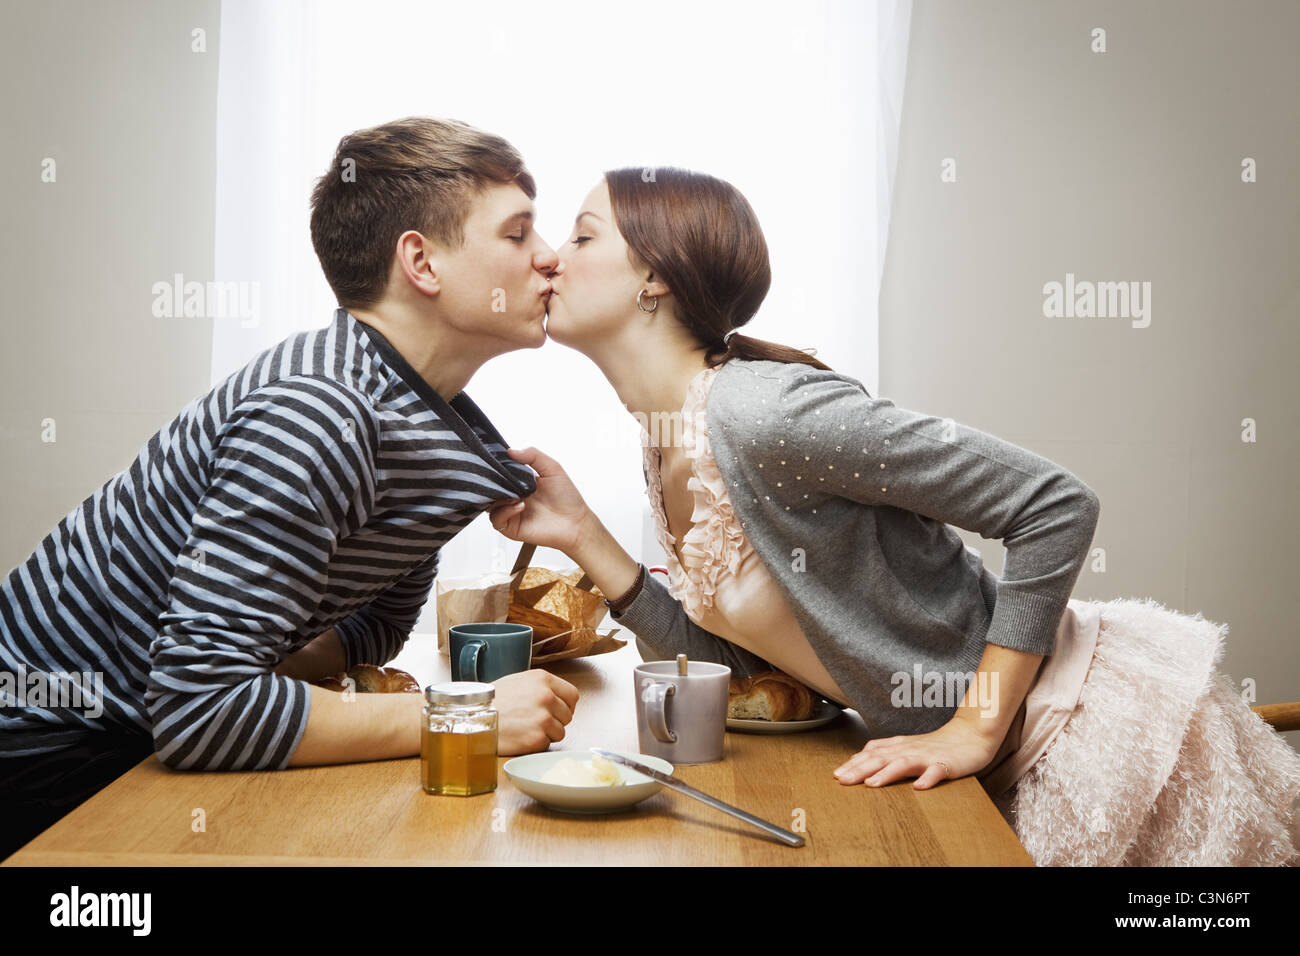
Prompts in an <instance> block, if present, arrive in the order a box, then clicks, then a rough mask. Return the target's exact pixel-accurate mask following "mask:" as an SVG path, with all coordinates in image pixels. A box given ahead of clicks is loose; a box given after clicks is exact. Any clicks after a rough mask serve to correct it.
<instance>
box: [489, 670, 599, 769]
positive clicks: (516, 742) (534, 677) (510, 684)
mask: <svg viewBox="0 0 1300 956" xmlns="http://www.w3.org/2000/svg"><path fill="white" fill-rule="evenodd" d="M492 683H493V686H494V687H496V690H497V692H496V698H495V703H496V709H497V753H499V754H500V755H501V756H503V757H508V756H514V755H515V754H531V753H537V752H538V751H541V750H545V749H546V748H547V747H549V746H550V745H551V743H552V742H553V741H557V740H563V739H564V725H565V724H567V723H568V722H569V721H571V720H573V711H574V709H575V708H576V707H577V706H578V688H576V687H574V686H573V685H572V684H570V683H569V682H568V681H567V680H565V679H564V678H562V677H556V676H555V675H554V674H552V673H551V672H550V671H544V670H541V669H538V668H534V669H533V670H529V671H522V672H520V673H518V674H507V675H506V676H505V677H501V678H498V679H497V680H495V681H493V682H492Z"/></svg>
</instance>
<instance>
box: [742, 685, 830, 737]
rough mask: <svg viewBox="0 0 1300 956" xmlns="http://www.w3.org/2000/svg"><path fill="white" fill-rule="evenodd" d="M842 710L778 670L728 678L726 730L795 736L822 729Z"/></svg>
mask: <svg viewBox="0 0 1300 956" xmlns="http://www.w3.org/2000/svg"><path fill="white" fill-rule="evenodd" d="M840 711H841V708H840V706H839V705H838V704H836V703H834V702H833V701H829V700H827V699H826V698H825V697H822V696H821V695H820V694H818V693H817V692H816V691H814V690H812V689H810V688H809V687H807V686H806V685H804V684H802V683H800V682H799V681H797V680H795V679H794V678H793V677H791V676H790V675H789V674H785V673H782V672H781V671H777V670H770V671H760V672H759V673H756V674H750V675H748V676H746V677H733V678H731V686H730V688H729V691H728V699H727V729H728V730H735V731H739V732H741V733H750V734H794V733H799V732H800V731H804V730H813V729H814V728H817V727H824V726H826V725H827V724H829V723H830V722H831V721H832V720H834V719H835V718H836V717H838V716H839V715H840Z"/></svg>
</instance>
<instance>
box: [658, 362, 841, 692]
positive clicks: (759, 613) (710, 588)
mask: <svg viewBox="0 0 1300 956" xmlns="http://www.w3.org/2000/svg"><path fill="white" fill-rule="evenodd" d="M717 371H718V370H717V369H716V368H707V369H704V370H703V371H701V372H700V373H699V374H698V375H696V376H695V378H693V379H692V380H691V383H690V385H689V387H688V388H687V391H686V402H685V404H684V405H683V406H682V451H683V452H684V454H685V455H686V458H687V459H688V460H689V461H690V466H691V476H690V478H689V479H688V480H687V483H686V488H687V490H688V491H689V492H690V494H691V496H692V498H693V502H694V504H693V509H692V513H691V527H690V529H689V530H688V531H686V533H685V534H683V535H682V539H681V542H680V548H678V541H677V539H676V538H674V537H673V535H672V533H671V532H670V531H669V530H668V519H667V516H666V513H665V508H664V502H663V480H662V478H661V476H660V460H661V457H662V454H661V452H660V450H659V447H658V446H657V445H655V444H653V443H652V442H647V443H646V445H645V449H644V454H645V464H646V473H647V475H648V477H649V483H648V485H647V486H646V494H647V496H648V497H649V498H650V512H651V514H652V515H653V517H654V525H655V533H656V535H657V536H658V539H659V544H660V545H661V546H662V547H663V550H664V554H665V555H667V558H668V577H669V582H670V583H669V587H668V593H669V594H671V595H672V596H673V598H674V599H676V600H677V601H680V602H681V604H682V607H683V608H684V609H685V610H686V614H687V615H688V616H689V617H690V618H691V620H692V621H694V622H695V623H696V624H698V625H699V626H700V627H702V628H704V629H705V630H707V631H709V632H710V633H712V634H716V635H718V636H719V637H721V638H724V639H726V640H728V641H730V642H731V643H732V644H735V645H737V646H739V647H743V648H744V649H745V650H747V651H750V652H751V653H753V654H757V655H758V656H759V657H762V658H763V659H764V660H766V661H768V662H770V663H771V664H772V665H773V666H774V667H777V668H779V669H781V670H783V671H785V672H786V673H787V674H789V675H790V676H791V677H794V678H795V679H797V680H800V681H802V682H803V683H805V684H807V685H808V686H809V687H811V688H813V689H814V690H816V691H817V692H818V693H820V694H823V695H824V696H826V697H829V698H830V699H832V700H835V701H838V702H839V703H841V704H845V705H846V706H847V700H848V698H847V696H846V695H845V694H844V692H843V691H842V690H840V688H839V686H838V685H837V684H836V683H835V681H834V679H833V678H832V677H831V675H830V673H829V672H827V670H826V668H825V667H824V666H823V665H822V662H821V661H820V660H819V659H818V658H817V654H816V653H815V652H814V651H813V649H812V645H811V644H809V642H808V638H807V637H806V636H805V635H804V633H803V629H802V628H801V627H800V626H799V623H798V621H797V620H796V618H795V616H794V614H793V612H792V611H791V610H790V606H789V604H788V603H787V602H786V600H785V597H784V595H783V594H782V592H781V589H780V586H779V585H778V584H777V583H776V582H775V581H774V580H772V576H771V574H770V573H769V572H768V570H767V567H766V566H765V565H764V564H763V560H762V558H760V557H759V556H758V554H757V552H755V551H754V548H753V546H752V545H750V543H749V540H748V539H747V538H746V537H745V532H744V531H743V530H742V529H741V527H740V521H739V520H738V519H737V518H736V513H735V511H733V510H732V507H731V498H730V496H729V495H728V493H727V487H726V483H725V482H724V481H723V479H722V475H721V474H720V473H719V472H718V466H717V463H716V462H715V461H714V458H713V454H712V452H711V451H710V449H709V438H708V433H707V420H706V418H705V403H706V401H707V399H708V394H709V387H710V386H711V385H712V384H713V378H714V376H715V375H716V374H717Z"/></svg>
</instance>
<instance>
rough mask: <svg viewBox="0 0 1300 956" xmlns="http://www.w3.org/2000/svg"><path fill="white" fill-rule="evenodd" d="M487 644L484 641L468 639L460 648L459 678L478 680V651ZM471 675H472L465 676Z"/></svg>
mask: <svg viewBox="0 0 1300 956" xmlns="http://www.w3.org/2000/svg"><path fill="white" fill-rule="evenodd" d="M486 646H487V642H485V641H470V642H469V643H468V644H466V645H464V646H463V647H462V648H461V649H460V679H461V680H467V681H477V680H478V653H479V651H481V650H482V649H483V648H484V647H486ZM466 675H473V676H466Z"/></svg>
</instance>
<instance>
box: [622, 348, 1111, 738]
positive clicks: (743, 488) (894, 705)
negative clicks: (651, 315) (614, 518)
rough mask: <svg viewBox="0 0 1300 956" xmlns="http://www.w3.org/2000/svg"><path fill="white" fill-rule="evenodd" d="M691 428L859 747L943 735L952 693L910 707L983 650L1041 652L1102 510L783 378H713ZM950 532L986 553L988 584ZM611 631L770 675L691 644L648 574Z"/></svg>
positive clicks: (692, 626)
mask: <svg viewBox="0 0 1300 956" xmlns="http://www.w3.org/2000/svg"><path fill="white" fill-rule="evenodd" d="M706 425H707V429H708V436H709V442H710V446H711V449H712V452H713V456H714V458H715V459H716V460H717V464H718V470H719V472H720V473H721V475H722V477H723V479H724V480H725V481H726V483H727V486H728V490H729V493H730V497H731V503H732V507H733V508H734V510H735V513H736V516H737V518H738V519H739V521H740V525H741V527H742V528H743V529H744V531H745V535H746V537H747V538H748V539H749V541H750V543H751V544H752V545H753V547H754V550H755V551H756V552H757V554H758V555H759V556H760V558H761V559H762V561H763V564H764V565H765V566H766V567H767V569H768V571H769V572H770V573H771V575H772V577H773V579H774V580H775V581H776V582H777V584H778V585H779V586H780V588H781V590H782V592H783V593H784V595H785V598H786V600H787V601H788V602H789V604H790V608H791V610H792V612H793V613H794V616H795V618H796V620H797V621H798V622H799V624H800V626H801V628H802V629H803V632H804V634H805V635H806V636H807V638H808V640H809V642H810V643H811V644H812V648H813V651H814V652H815V653H816V654H817V657H818V658H819V659H820V660H821V662H822V664H823V665H825V667H826V670H827V671H828V672H829V673H830V675H831V676H832V677H833V678H834V679H835V682H836V683H837V684H838V685H839V686H840V688H841V689H842V690H843V691H844V693H845V694H846V695H847V696H848V698H849V701H848V702H849V703H850V704H851V705H852V706H853V708H854V709H855V710H857V711H858V713H859V714H860V715H861V716H862V718H863V719H864V720H865V721H866V723H867V726H868V728H869V729H871V731H872V732H873V734H875V735H893V734H916V733H925V732H928V731H930V730H933V729H935V728H937V727H939V726H941V725H942V724H944V723H946V722H947V721H948V720H949V719H951V717H952V714H953V712H954V710H955V708H956V704H957V701H958V700H960V696H961V693H960V690H959V691H958V692H957V693H956V694H955V695H954V694H953V693H952V692H951V691H950V692H949V693H947V694H946V695H944V697H946V699H943V698H940V699H937V700H936V699H935V698H934V697H933V696H929V697H922V694H921V691H922V689H923V688H924V687H925V686H933V685H934V682H935V681H937V680H942V681H944V683H945V685H948V686H952V685H951V682H952V681H954V680H959V681H960V683H959V684H958V685H957V686H958V687H959V688H960V689H962V690H964V688H965V687H966V686H967V684H968V683H969V682H970V680H971V679H972V677H973V675H974V672H975V671H976V670H978V668H979V662H980V658H981V657H982V656H983V653H984V647H985V644H986V643H992V644H999V645H1001V646H1003V647H1010V648H1015V649H1017V650H1022V651H1029V652H1032V653H1035V654H1044V655H1047V654H1051V653H1052V650H1053V647H1054V644H1055V635H1056V631H1057V626H1058V624H1059V622H1060V619H1061V615H1062V614H1064V613H1065V608H1066V605H1067V603H1068V602H1069V600H1070V597H1071V591H1072V589H1073V587H1074V583H1075V581H1076V580H1077V579H1078V576H1079V572H1080V571H1081V570H1082V568H1083V563H1084V561H1085V559H1086V557H1087V554H1088V549H1089V547H1090V546H1091V544H1092V536H1093V532H1094V530H1095V529H1096V526H1097V518H1098V516H1099V514H1100V511H1101V505H1100V502H1099V500H1098V498H1097V495H1096V494H1095V493H1094V492H1093V491H1092V489H1091V488H1089V487H1088V486H1087V485H1085V484H1084V483H1083V482H1082V481H1080V480H1079V479H1078V478H1077V477H1075V476H1074V475H1073V474H1071V473H1070V472H1069V471H1067V470H1066V469H1064V468H1062V467H1061V466H1059V465H1057V464H1054V463H1053V462H1051V461H1048V460H1047V459H1046V458H1042V457H1040V456H1038V455H1035V454H1034V453H1032V452H1030V451H1027V450H1026V449H1024V448H1021V447H1019V446H1017V445H1013V444H1011V443H1009V442H1005V441H1001V440H999V439H997V438H995V437H993V436H992V435H989V434H987V433H986V432H982V431H979V430H978V429H975V428H969V427H966V426H963V425H959V424H957V423H955V422H953V421H951V420H950V419H943V418H936V417H934V416H932V415H926V414H923V413H921V412H914V411H908V410H907V409H903V408H898V407H896V406H895V405H894V403H893V402H892V401H890V400H889V399H887V398H872V397H871V395H870V394H868V393H867V390H866V389H865V388H864V387H863V385H862V383H861V382H859V381H858V380H856V379H854V378H852V377H851V376H848V375H845V374H842V373H838V372H827V371H823V370H821V369H818V368H814V367H813V366H810V365H803V364H797V363H787V362H773V361H765V360H760V361H755V360H745V359H731V360H729V361H727V362H726V363H725V364H724V365H723V366H722V367H721V368H720V369H719V370H718V374H717V377H716V378H715V379H714V381H713V384H712V387H711V388H710V390H709V394H708V402H707V409H706ZM949 525H956V526H957V527H960V528H965V529H967V530H970V531H978V532H979V533H980V535H981V536H982V537H984V538H991V539H1001V540H1002V541H1003V543H1004V544H1005V547H1006V560H1005V566H1004V568H1003V576H1002V577H1001V578H998V577H997V576H996V575H994V574H993V573H992V572H990V571H989V570H988V569H987V568H985V567H984V564H983V561H982V560H981V558H980V556H979V553H978V552H976V551H975V550H974V549H972V548H967V547H966V546H965V544H964V543H963V542H962V540H961V538H960V537H959V536H958V535H957V533H956V532H955V531H954V530H953V529H952V528H951V527H949ZM611 616H612V617H613V618H614V620H616V621H617V622H618V623H619V624H620V625H622V626H625V627H627V628H628V629H629V630H630V631H632V632H633V633H634V634H636V635H637V637H638V638H640V642H641V643H642V644H643V645H645V646H647V647H648V648H649V649H650V650H652V651H653V652H654V653H655V654H658V655H660V656H662V657H664V658H671V657H672V656H673V655H675V654H677V653H681V652H684V653H686V654H687V656H688V657H689V658H691V659H694V660H706V661H716V662H719V663H723V664H727V665H728V666H730V667H731V668H732V671H733V673H736V674H748V673H752V672H753V671H754V670H761V669H766V668H768V667H769V666H770V665H768V664H767V663H766V662H765V661H763V660H762V659H761V658H758V657H756V656H755V655H753V654H751V653H750V652H748V651H746V650H744V649H743V648H740V647H737V646H735V645H733V644H731V643H730V642H728V641H725V640H723V639H722V638H720V637H718V636H716V635H714V634H712V633H710V632H709V631H706V630H704V629H703V628H701V627H699V626H698V625H697V624H696V623H695V622H694V621H692V620H691V619H690V618H689V617H688V616H687V614H686V611H685V609H684V608H683V607H682V606H681V604H679V603H678V602H677V601H675V600H674V599H673V598H672V597H671V596H670V595H669V593H668V589H667V587H666V586H665V585H664V584H663V583H662V582H661V581H660V580H658V579H657V578H656V577H655V576H654V575H647V576H646V581H645V584H644V586H643V587H642V590H641V592H640V593H639V594H638V595H637V596H636V598H635V599H634V600H633V601H632V603H631V604H630V605H629V606H628V607H627V608H626V609H625V610H624V611H623V612H622V613H615V614H612V615H611ZM901 675H906V676H905V677H904V676H901ZM958 675H960V677H959V676H958ZM896 688H898V689H900V691H901V690H902V689H907V690H914V691H915V694H914V695H911V694H909V693H902V692H900V691H896Z"/></svg>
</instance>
